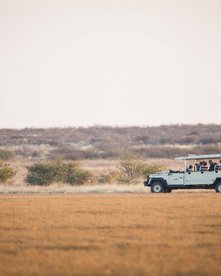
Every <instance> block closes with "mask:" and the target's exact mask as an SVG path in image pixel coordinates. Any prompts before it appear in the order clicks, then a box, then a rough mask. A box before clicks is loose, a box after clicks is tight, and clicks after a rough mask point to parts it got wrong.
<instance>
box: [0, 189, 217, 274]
mask: <svg viewBox="0 0 221 276" xmlns="http://www.w3.org/2000/svg"><path fill="white" fill-rule="evenodd" d="M220 207H221V198H220V195H219V194H216V193H214V192H204V193H203V192H199V193H196V192H194V193H191V192H190V193H188V192H182V193H181V192H180V193H178V192H177V193H172V194H159V195H153V194H149V193H145V194H75V195H37V194H35V195H0V274H1V275H187V274H188V275H220V273H221V267H220V258H221V215H220Z"/></svg>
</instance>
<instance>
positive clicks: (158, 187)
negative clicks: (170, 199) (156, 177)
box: [151, 181, 165, 194]
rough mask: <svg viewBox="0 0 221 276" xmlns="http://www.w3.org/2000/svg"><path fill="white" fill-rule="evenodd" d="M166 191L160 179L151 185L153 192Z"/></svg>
mask: <svg viewBox="0 0 221 276" xmlns="http://www.w3.org/2000/svg"><path fill="white" fill-rule="evenodd" d="M164 191H165V188H164V185H163V183H162V182H160V181H156V182H154V183H153V184H152V185H151V192H152V193H157V194H158V193H163V192H164Z"/></svg>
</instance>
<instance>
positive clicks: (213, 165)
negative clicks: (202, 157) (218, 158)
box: [209, 160, 217, 172]
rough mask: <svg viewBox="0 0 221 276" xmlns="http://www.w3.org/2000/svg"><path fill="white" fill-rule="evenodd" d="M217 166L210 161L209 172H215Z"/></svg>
mask: <svg viewBox="0 0 221 276" xmlns="http://www.w3.org/2000/svg"><path fill="white" fill-rule="evenodd" d="M216 165H217V164H216V163H214V162H213V161H212V160H209V171H210V172H211V171H214V169H215V166H216Z"/></svg>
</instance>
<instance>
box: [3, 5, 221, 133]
mask: <svg viewBox="0 0 221 276" xmlns="http://www.w3.org/2000/svg"><path fill="white" fill-rule="evenodd" d="M220 10H221V1H219V0H211V1H208V0H195V1H193V0H191V1H190V0H187V1H177V0H158V1H153V0H147V1H142V0H138V1H135V0H128V1H125V0H119V1H116V0H113V1H111V2H110V1H105V0H104V1H101V0H94V1H89V0H82V1H78V0H67V1H62V0H58V1H56V2H55V1H53V0H44V1H43V0H41V1H35V0H19V1H17V0H12V1H4V0H0V37H1V43H0V96H1V102H0V128H20V129H21V128H25V127H32V128H36V127H43V128H47V127H81V126H82V127H87V126H97V125H98V126H159V125H171V124H192V125H195V124H198V123H202V124H221V116H220V102H221V92H220V87H221V79H220V72H221V50H220V49H221V16H220Z"/></svg>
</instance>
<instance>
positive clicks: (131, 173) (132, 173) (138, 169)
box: [118, 157, 162, 183]
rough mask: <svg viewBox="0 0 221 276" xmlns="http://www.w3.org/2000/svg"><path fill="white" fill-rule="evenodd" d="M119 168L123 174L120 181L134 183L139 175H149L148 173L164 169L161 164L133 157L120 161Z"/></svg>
mask: <svg viewBox="0 0 221 276" xmlns="http://www.w3.org/2000/svg"><path fill="white" fill-rule="evenodd" d="M119 169H120V172H121V174H120V176H119V178H118V181H119V182H120V183H133V182H134V181H135V180H136V179H137V178H139V177H143V176H147V175H148V174H151V173H156V172H158V171H160V170H162V168H161V167H160V166H156V165H147V164H145V163H144V162H142V161H140V160H138V159H135V158H133V157H126V158H123V159H122V161H121V162H120V165H119Z"/></svg>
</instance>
